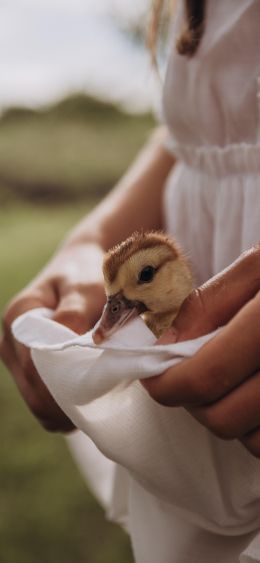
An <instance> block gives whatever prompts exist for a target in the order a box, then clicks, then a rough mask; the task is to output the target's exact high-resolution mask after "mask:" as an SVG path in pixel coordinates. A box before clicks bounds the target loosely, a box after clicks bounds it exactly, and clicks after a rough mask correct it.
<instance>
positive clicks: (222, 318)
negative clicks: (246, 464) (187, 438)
mask: <svg viewBox="0 0 260 563" xmlns="http://www.w3.org/2000/svg"><path fill="white" fill-rule="evenodd" d="M259 290H260V244H259V245H257V246H255V247H253V248H252V249H251V250H250V251H248V252H245V253H244V254H242V255H241V257H240V258H239V259H238V260H236V261H235V262H234V263H233V264H232V265H231V266H230V267H229V268H227V269H226V270H224V271H223V272H221V273H220V274H218V275H217V276H215V277H214V278H212V279H211V280H209V281H208V282H207V283H206V284H204V285H203V286H201V287H200V288H198V289H196V290H194V291H193V292H192V293H191V294H190V296H189V297H188V298H187V299H186V301H185V302H184V304H183V306H182V308H181V310H180V313H179V315H178V317H177V318H176V320H175V322H174V325H173V327H172V329H170V331H169V332H168V333H167V334H165V335H163V337H161V339H160V341H159V342H160V343H169V342H177V341H182V340H187V339H192V338H196V337H198V336H201V335H203V334H206V333H208V332H211V331H213V330H214V329H216V328H218V327H219V326H223V325H225V327H224V328H223V329H222V330H221V332H219V333H218V334H217V335H216V336H215V337H214V338H213V339H212V340H211V341H210V342H208V343H207V344H206V345H204V346H203V347H202V348H201V349H200V350H199V351H198V352H197V354H195V356H193V357H192V358H190V359H188V360H185V361H183V362H181V363H180V364H178V365H177V366H175V367H173V368H171V369H169V370H167V371H166V372H165V373H163V374H161V375H159V376H157V377H155V378H150V379H149V380H146V381H145V382H144V383H143V384H144V386H145V388H146V389H147V391H148V392H149V393H150V395H151V396H152V397H153V398H154V399H155V400H157V401H158V402H159V403H162V404H164V405H168V406H184V407H185V408H186V409H187V410H188V411H189V412H190V413H191V415H192V416H194V417H195V418H196V419H197V420H198V421H199V422H200V423H201V424H203V425H204V426H205V427H206V428H208V429H209V430H210V431H211V432H213V433H214V434H215V435H216V436H218V437H220V438H222V439H224V440H231V439H234V438H236V439H239V440H240V441H241V442H242V443H243V444H244V446H245V447H246V448H247V449H248V450H249V451H250V452H251V453H252V454H253V455H254V456H255V457H257V458H258V459H260V291H259Z"/></svg>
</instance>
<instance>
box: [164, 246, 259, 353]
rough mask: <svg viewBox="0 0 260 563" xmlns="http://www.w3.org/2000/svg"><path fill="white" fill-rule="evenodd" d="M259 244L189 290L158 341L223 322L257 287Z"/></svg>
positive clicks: (175, 339)
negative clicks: (198, 285) (204, 281)
mask: <svg viewBox="0 0 260 563" xmlns="http://www.w3.org/2000/svg"><path fill="white" fill-rule="evenodd" d="M259 271H260V246H259V245H258V246H257V247H255V248H253V249H251V250H250V251H248V252H245V253H244V254H242V255H241V256H240V257H239V258H238V259H237V260H236V261H235V262H233V263H232V264H231V266H229V267H228V268H226V269H225V270H223V271H222V272H220V273H219V274H218V275H216V276H214V277H213V278H211V279H210V280H209V281H207V282H206V283H205V284H203V285H202V286H200V287H199V288H197V289H195V290H193V291H192V292H191V294H190V295H189V296H188V297H187V299H186V300H185V301H184V302H183V304H182V306H181V308H180V311H179V313H178V315H177V317H176V319H175V321H174V323H173V325H172V327H171V328H170V329H169V330H168V331H167V332H166V333H165V334H164V335H163V336H162V337H161V338H160V339H159V341H158V343H159V344H168V343H171V342H180V341H181V340H188V339H192V338H198V337H199V336H202V335H204V334H207V333H209V332H212V331H213V330H215V329H216V328H218V327H220V326H223V325H225V324H226V323H227V322H228V321H229V320H230V319H231V318H232V317H233V316H234V315H235V314H236V313H237V312H238V311H239V310H240V309H241V308H242V307H243V306H244V305H245V304H246V303H247V302H248V301H249V300H250V299H252V298H253V297H254V296H255V294H256V293H257V292H258V291H259V285H260V283H259Z"/></svg>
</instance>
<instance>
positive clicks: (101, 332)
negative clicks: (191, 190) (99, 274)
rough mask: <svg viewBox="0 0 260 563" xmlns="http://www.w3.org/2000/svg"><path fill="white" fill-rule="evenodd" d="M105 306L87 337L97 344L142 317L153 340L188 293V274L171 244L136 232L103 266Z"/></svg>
mask: <svg viewBox="0 0 260 563" xmlns="http://www.w3.org/2000/svg"><path fill="white" fill-rule="evenodd" d="M103 275H104V283H105V291H106V295H107V303H106V305H105V307H104V310H103V313H102V316H101V318H100V320H99V321H98V323H97V325H96V326H95V328H94V331H93V334H92V337H93V340H94V342H95V343H96V344H100V343H101V342H102V341H103V340H104V339H105V338H108V337H109V336H110V335H111V334H113V333H114V332H115V331H116V330H117V329H118V328H119V327H121V326H122V325H124V324H125V323H126V322H128V321H129V320H130V319H133V318H135V317H136V316H137V315H141V316H142V318H143V319H144V321H145V323H146V324H147V326H148V327H149V328H150V330H151V331H152V332H153V333H154V334H155V336H156V337H157V338H158V337H159V336H161V334H162V333H163V332H164V331H165V330H166V329H167V328H169V327H170V326H171V324H172V322H173V320H174V318H175V317H176V315H177V313H178V311H179V309H180V306H181V304H182V302H183V301H184V299H185V298H186V297H187V295H188V294H189V293H190V291H191V289H192V274H191V269H190V266H189V264H188V261H187V259H186V257H185V256H184V254H183V252H182V250H181V249H180V247H179V246H178V244H177V243H176V241H175V240H174V239H172V238H170V237H169V236H167V235H165V234H162V233H161V232H157V231H152V232H135V233H134V234H133V235H132V236H130V237H129V238H127V239H126V240H125V241H124V242H122V243H121V244H118V245H117V246H115V247H114V248H112V249H111V250H109V251H108V252H107V254H106V255H105V257H104V261H103Z"/></svg>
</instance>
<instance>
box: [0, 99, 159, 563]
mask: <svg viewBox="0 0 260 563" xmlns="http://www.w3.org/2000/svg"><path fill="white" fill-rule="evenodd" d="M152 127H153V120H152V118H151V116H149V115H147V116H140V117H136V116H127V115H124V114H122V113H120V112H119V111H118V110H117V109H116V108H113V107H112V106H109V105H107V104H102V103H100V102H97V101H95V100H91V99H89V98H86V97H85V96H80V95H79V96H74V97H72V98H69V99H67V100H64V101H62V102H60V103H58V104H56V105H55V106H53V107H51V108H43V109H42V110H41V111H37V112H35V111H31V110H23V109H20V108H16V109H11V110H9V111H7V112H5V114H4V115H3V116H2V118H1V119H0V312H1V313H2V311H3V309H4V307H5V305H6V303H7V302H8V301H9V299H10V298H11V297H12V296H13V295H14V294H15V293H16V292H17V291H19V290H20V289H21V288H22V287H23V286H24V285H26V284H27V282H28V281H29V280H31V278H32V277H33V276H34V275H35V274H36V273H37V272H38V270H39V269H40V268H41V267H42V266H43V265H44V264H45V262H46V260H48V258H49V257H50V256H51V254H52V253H53V251H54V249H55V247H56V246H57V244H58V243H59V242H60V241H61V240H62V238H63V236H64V234H65V233H66V232H67V230H68V229H69V228H70V227H71V226H72V225H73V224H75V222H76V221H77V220H78V219H79V218H80V217H82V216H83V215H84V214H85V213H87V212H88V210H89V209H90V208H91V207H92V206H93V205H94V204H95V202H96V201H97V199H98V198H100V196H101V195H103V194H104V193H106V192H107V191H108V190H109V188H110V187H111V186H112V185H113V184H114V183H115V182H116V181H117V179H118V178H119V177H120V175H121V174H122V172H123V171H124V170H125V168H126V167H127V165H128V164H129V163H130V162H131V160H132V159H133V157H134V156H135V154H136V152H137V151H138V149H139V147H140V146H141V145H142V144H143V142H144V141H145V139H146V137H147V136H148V135H149V133H150V131H151V129H152ZM0 409H1V411H0V412H1V426H0V442H1V444H2V452H1V462H0V483H1V489H0V490H1V492H0V495H1V499H0V563H35V561H37V562H39V563H59V562H62V563H72V562H73V563H131V562H132V560H133V559H132V554H131V548H130V544H129V539H128V537H127V536H126V535H125V534H124V532H123V531H122V530H121V529H120V528H119V527H118V526H116V525H113V524H111V523H108V522H107V521H106V520H105V517H104V514H103V511H102V509H101V508H100V507H99V506H98V504H97V503H96V501H95V500H94V498H93V496H92V495H91V494H90V493H89V492H88V490H87V487H86V484H85V482H83V479H82V477H81V476H80V474H79V473H78V470H77V468H76V467H75V465H74V463H73V460H72V459H71V457H70V454H69V452H68V450H67V447H66V444H65V441H64V439H63V437H62V436H59V435H50V434H47V433H46V432H45V431H44V430H42V429H41V428H40V427H39V425H38V423H36V421H35V420H34V418H33V417H32V415H31V414H30V413H29V412H28V410H27V407H26V406H25V404H24V403H23V400H22V399H21V397H20V395H19V393H18V392H17V389H16V387H15V384H14V382H13V381H12V379H11V377H10V375H9V374H8V373H7V370H6V369H5V367H4V366H3V365H2V364H1V363H0Z"/></svg>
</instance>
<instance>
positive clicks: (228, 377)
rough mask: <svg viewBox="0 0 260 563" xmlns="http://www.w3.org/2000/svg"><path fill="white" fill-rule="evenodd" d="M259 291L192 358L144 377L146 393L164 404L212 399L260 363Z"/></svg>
mask: <svg viewBox="0 0 260 563" xmlns="http://www.w3.org/2000/svg"><path fill="white" fill-rule="evenodd" d="M259 325H260V294H258V295H257V297H255V298H254V299H252V300H251V301H250V302H249V303H247V305H245V306H244V307H243V309H241V311H240V312H239V313H238V314H237V315H236V316H235V317H234V319H232V321H230V322H229V323H228V324H227V326H226V327H225V328H223V329H222V331H221V332H220V333H219V334H218V335H217V336H215V338H213V339H212V340H211V341H210V342H208V343H207V344H205V345H204V346H203V347H202V348H201V349H200V350H199V351H198V352H197V353H196V354H195V355H194V356H193V357H192V358H190V359H188V360H185V361H183V362H181V363H179V364H178V365H177V366H174V367H173V368H170V369H169V370H167V371H166V372H165V373H164V374H162V375H160V376H158V377H153V378H150V379H149V380H145V383H144V386H145V387H146V389H147V390H148V392H149V393H150V395H151V396H152V397H153V398H154V399H155V400H157V401H158V402H160V403H162V404H164V405H172V406H177V405H196V404H197V405H203V404H207V403H211V402H214V401H216V400H218V399H219V398H221V397H222V396H224V395H226V394H227V393H228V392H229V391H230V390H231V389H233V388H234V387H236V386H237V385H239V384H241V382H242V381H243V380H244V379H245V378H247V377H248V376H249V375H251V374H253V373H255V372H257V371H258V370H259V366H260V346H259V334H258V332H257V331H256V330H255V327H259Z"/></svg>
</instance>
